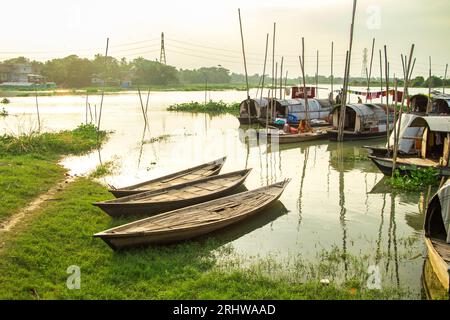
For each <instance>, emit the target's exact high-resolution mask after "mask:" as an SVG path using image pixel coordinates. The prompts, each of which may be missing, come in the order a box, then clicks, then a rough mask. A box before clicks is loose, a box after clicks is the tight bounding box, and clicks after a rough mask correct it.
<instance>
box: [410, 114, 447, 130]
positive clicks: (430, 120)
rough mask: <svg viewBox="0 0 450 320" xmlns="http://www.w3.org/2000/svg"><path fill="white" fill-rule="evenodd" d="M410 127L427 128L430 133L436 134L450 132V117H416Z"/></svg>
mask: <svg viewBox="0 0 450 320" xmlns="http://www.w3.org/2000/svg"><path fill="white" fill-rule="evenodd" d="M409 126H410V127H425V126H428V127H429V128H430V130H431V131H436V132H450V116H449V117H444V116H442V117H438V116H429V117H417V118H416V119H414V120H413V121H412V122H411V124H410V125H409Z"/></svg>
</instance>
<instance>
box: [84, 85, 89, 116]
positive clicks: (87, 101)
mask: <svg viewBox="0 0 450 320" xmlns="http://www.w3.org/2000/svg"><path fill="white" fill-rule="evenodd" d="M88 103H89V93H88V91H87V90H86V105H85V109H86V110H85V111H86V124H88Z"/></svg>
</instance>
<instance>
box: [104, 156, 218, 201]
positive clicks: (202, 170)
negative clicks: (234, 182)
mask: <svg viewBox="0 0 450 320" xmlns="http://www.w3.org/2000/svg"><path fill="white" fill-rule="evenodd" d="M225 160H226V157H223V158H220V159H217V160H214V161H211V162H207V163H204V164H201V165H199V166H196V167H192V168H189V169H185V170H182V171H178V172H175V173H172V174H169V175H166V176H163V177H159V178H156V179H152V180H148V181H145V182H141V183H138V184H134V185H131V186H128V187H122V188H114V187H113V186H111V189H110V190H109V192H111V193H112V194H113V195H114V196H115V197H116V198H120V197H125V196H129V195H132V194H137V193H140V192H145V191H152V190H158V189H161V188H167V187H170V186H174V185H177V184H180V183H186V182H189V181H192V180H196V179H201V178H205V177H209V176H213V175H216V174H218V173H219V171H220V169H222V166H223V164H224V163H225Z"/></svg>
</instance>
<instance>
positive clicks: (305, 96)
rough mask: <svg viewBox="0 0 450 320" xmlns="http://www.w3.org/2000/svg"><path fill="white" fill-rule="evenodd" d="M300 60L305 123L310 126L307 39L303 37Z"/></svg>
mask: <svg viewBox="0 0 450 320" xmlns="http://www.w3.org/2000/svg"><path fill="white" fill-rule="evenodd" d="M298 58H299V60H300V68H301V71H302V79H303V99H304V100H305V121H306V123H307V126H309V105H308V92H307V90H306V76H305V38H303V37H302V55H301V56H299V57H298Z"/></svg>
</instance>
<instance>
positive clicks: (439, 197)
mask: <svg viewBox="0 0 450 320" xmlns="http://www.w3.org/2000/svg"><path fill="white" fill-rule="evenodd" d="M449 222H450V180H448V181H447V183H446V184H445V185H444V186H443V187H442V188H441V189H440V190H439V191H438V192H437V193H436V195H435V196H434V197H433V198H432V199H431V201H430V203H429V205H428V208H427V213H426V215H425V226H424V230H425V245H426V247H427V251H428V260H429V263H430V268H431V270H432V271H433V273H434V274H435V276H436V278H437V279H438V282H439V284H440V286H441V288H442V289H443V291H442V292H443V293H449V281H450V279H449V278H450V277H449V276H450V275H449V273H450V235H449V234H450V230H449V228H450V225H449Z"/></svg>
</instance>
